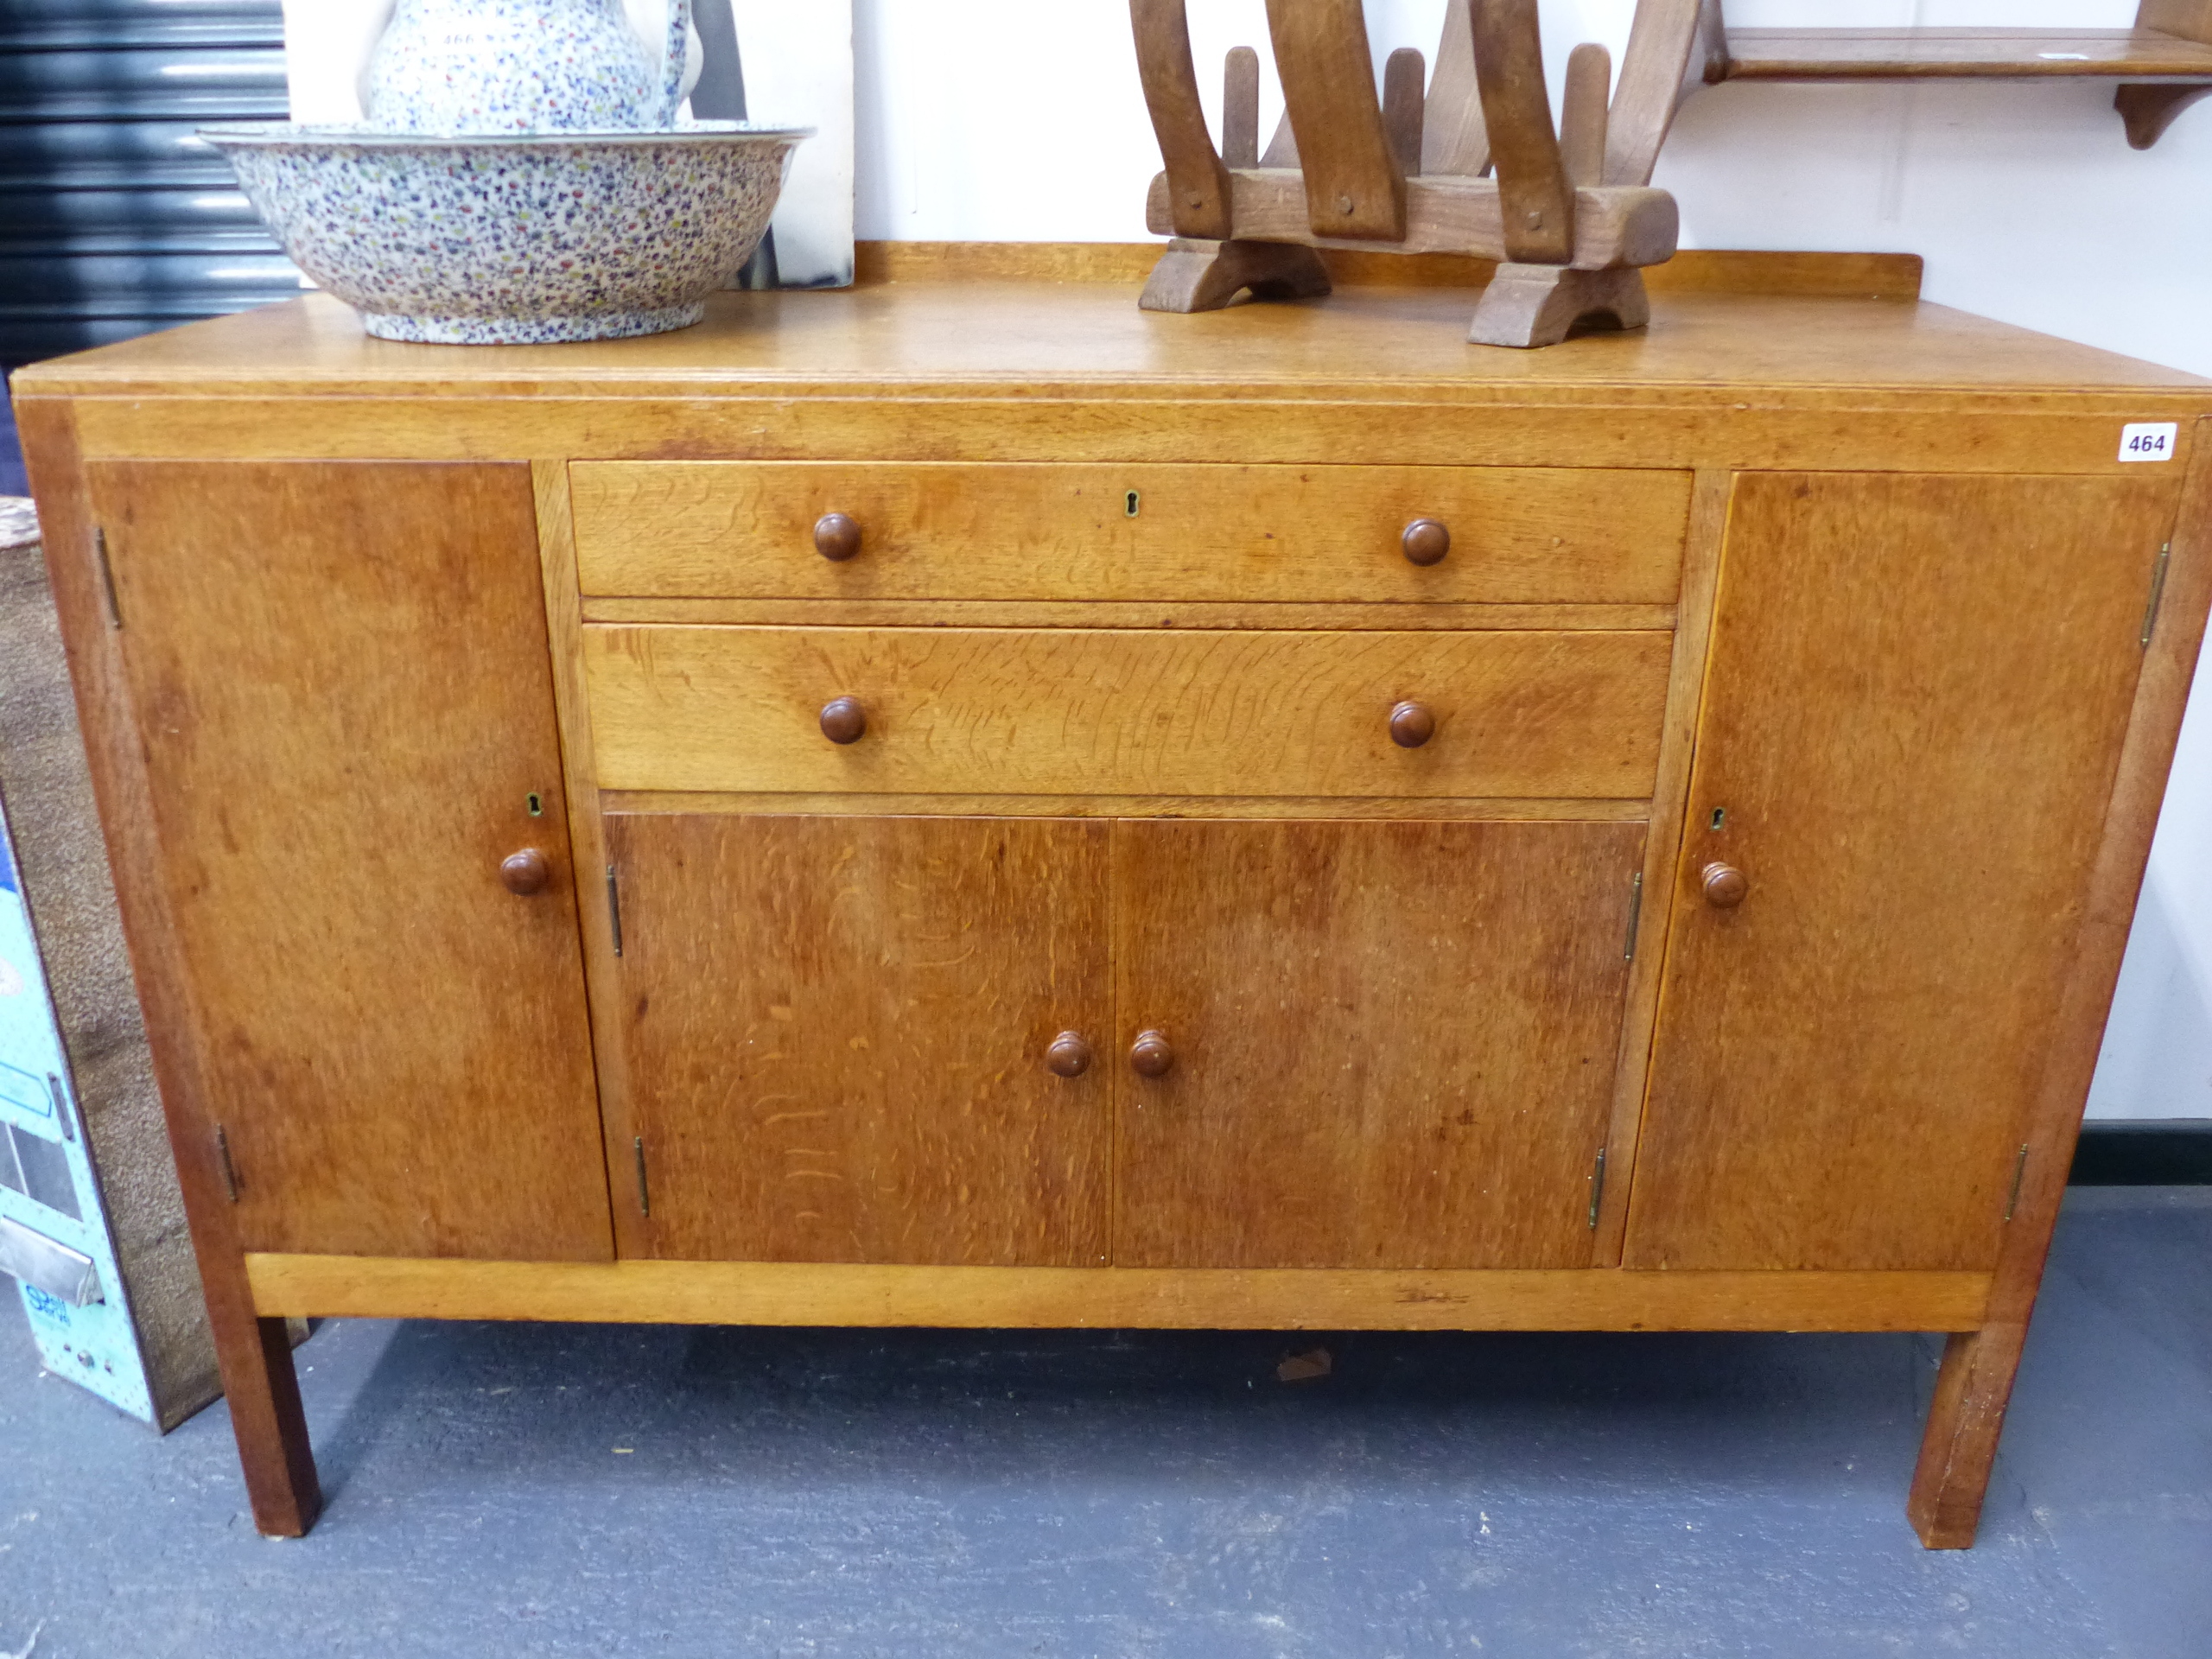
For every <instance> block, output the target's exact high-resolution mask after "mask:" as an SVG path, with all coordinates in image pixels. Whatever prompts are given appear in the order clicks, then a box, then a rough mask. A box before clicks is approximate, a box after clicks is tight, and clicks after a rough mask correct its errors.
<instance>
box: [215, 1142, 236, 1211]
mask: <svg viewBox="0 0 2212 1659" xmlns="http://www.w3.org/2000/svg"><path fill="white" fill-rule="evenodd" d="M215 1161H216V1162H217V1163H219V1164H220V1165H221V1166H222V1168H223V1192H224V1194H225V1196H226V1197H227V1198H229V1199H230V1201H231V1202H232V1204H236V1203H237V1202H238V1171H237V1170H236V1169H234V1168H233V1167H232V1165H231V1137H230V1136H229V1135H226V1134H225V1133H224V1132H223V1126H222V1125H221V1124H219V1123H218V1124H217V1125H216V1126H215Z"/></svg>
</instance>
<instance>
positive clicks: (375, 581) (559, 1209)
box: [91, 461, 612, 1260]
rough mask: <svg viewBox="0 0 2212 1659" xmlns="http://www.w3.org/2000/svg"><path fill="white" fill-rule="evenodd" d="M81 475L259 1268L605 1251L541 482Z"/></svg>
mask: <svg viewBox="0 0 2212 1659" xmlns="http://www.w3.org/2000/svg"><path fill="white" fill-rule="evenodd" d="M91 484H92V503H93V506H94V510H95V513H96V518H95V520H94V522H95V523H97V524H99V525H100V526H101V527H102V530H103V532H104V536H105V543H106V547H107V551H108V560H109V569H110V570H111V573H112V582H113V592H114V599H115V613H116V616H117V618H118V620H119V633H118V638H119V640H120V643H121V646H122V650H123V655H124V661H125V663H126V664H127V668H128V672H129V676H130V688H131V695H132V699H133V702H134V705H135V712H136V715H137V721H138V727H139V735H140V738H141V741H143V745H144V750H145V756H146V766H147V771H148V775H149V784H150V787H151V796H152V809H153V813H154V818H155V826H154V827H155V831H156V836H157V838H158V841H159V843H160V849H161V860H162V868H161V871H160V873H159V879H160V880H161V883H162V888H163V890H164V892H165V893H166V895H167V903H168V910H169V912H170V914H171V917H172V918H173V925H174V926H175V931H176V934H177V943H178V945H179V947H180V954H181V957H182V959H183V964H184V972H185V976H186V984H185V986H184V991H185V995H186V996H187V998H188V1001H189V1003H190V1006H191V1007H192V1011H193V1019H192V1024H193V1026H194V1031H193V1032H192V1033H190V1034H189V1036H187V1035H186V1034H185V1033H157V1040H163V1041H168V1042H172V1043H181V1042H185V1041H190V1042H192V1043H193V1044H194V1047H195V1049H196V1052H195V1053H194V1055H193V1056H192V1058H191V1064H192V1065H193V1066H194V1069H195V1070H196V1071H197V1073H198V1075H199V1077H200V1084H201V1090H202V1095H203V1098H204V1099H205V1101H206V1103H207V1110H208V1113H209V1115H210V1116H211V1117H212V1118H213V1122H208V1123H207V1124H204V1125H202V1126H200V1133H204V1134H206V1135H209V1136H211V1137H213V1136H215V1135H220V1136H221V1137H222V1145H223V1146H224V1147H226V1150H227V1155H228V1160H229V1164H230V1168H231V1172H232V1178H233V1181H234V1185H235V1189H236V1195H237V1197H236V1202H237V1220H238V1232H239V1235H240V1236H241V1239H242V1242H243V1243H244V1244H245V1248H246V1249H250V1250H276V1251H309V1252H322V1253H329V1254H335V1255H448V1256H479V1257H492V1258H515V1259H530V1258H537V1259H550V1260H590V1259H596V1258H605V1257H607V1255H610V1254H611V1253H612V1243H611V1240H610V1236H609V1229H608V1222H607V1179H606V1165H605V1160H604V1157H603V1155H602V1154H601V1149H600V1147H601V1141H600V1132H599V1112H598V1099H597V1095H596V1092H595V1090H594V1083H593V1076H592V1058H591V1048H590V1039H589V1036H588V1027H587V1025H586V1017H585V1007H584V991H583V976H582V956H581V947H580V944H579V942H578V937H577V927H576V912H575V887H574V878H573V874H572V872H571V870H570V868H569V846H568V836H567V832H566V829H565V825H566V823H567V817H566V813H565V810H564V807H563V798H562V784H561V776H562V774H561V755H560V745H559V738H558V735H557V732H556V725H555V716H554V705H553V691H552V680H551V671H550V664H549V659H548V656H547V651H546V642H545V619H544V601H543V587H542V583H541V579H540V577H539V575H538V562H537V532H536V519H535V515H534V512H533V507H532V501H531V486H530V474H529V469H528V468H527V467H521V466H483V465H467V466H461V465H439V464H419V465H417V464H385V463H373V464H371V463H349V462H306V461H285V462H274V463H253V464H248V463H219V464H209V463H205V462H197V461H195V462H192V463H189V464H187V463H182V462H165V461H153V462H130V463H105V464H100V465H96V466H94V467H92V469H91ZM531 850H534V851H535V852H536V854H537V859H536V861H531V860H529V859H527V858H525V859H524V860H523V861H521V863H520V865H519V866H518V868H515V869H513V870H506V871H504V872H503V865H504V864H505V861H508V860H509V859H510V858H511V857H512V856H513V855H518V854H524V853H525V852H528V851H531ZM511 881H512V883H513V884H514V885H515V886H518V887H522V888H524V889H526V891H523V892H515V891H511V890H510V887H509V883H510V882H511Z"/></svg>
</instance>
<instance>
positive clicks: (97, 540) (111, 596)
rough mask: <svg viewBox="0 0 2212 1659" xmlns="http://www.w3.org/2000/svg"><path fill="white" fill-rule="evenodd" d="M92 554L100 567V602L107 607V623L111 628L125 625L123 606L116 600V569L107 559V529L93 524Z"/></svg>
mask: <svg viewBox="0 0 2212 1659" xmlns="http://www.w3.org/2000/svg"><path fill="white" fill-rule="evenodd" d="M92 556H93V558H94V559H96V560H97V561H98V562H99V567H100V602H101V603H102V604H104V605H105V606H106V607H107V625H108V626H110V627H111V628H119V627H121V626H123V607H121V606H120V605H118V604H117V603H116V602H115V569H114V567H112V566H111V565H110V564H109V563H108V561H107V531H106V530H105V527H103V526H101V525H99V524H95V525H93V526H92Z"/></svg>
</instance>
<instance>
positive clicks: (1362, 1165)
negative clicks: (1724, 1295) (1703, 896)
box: [1114, 822, 1644, 1268]
mask: <svg viewBox="0 0 2212 1659" xmlns="http://www.w3.org/2000/svg"><path fill="white" fill-rule="evenodd" d="M1643 841H1644V826H1643V824H1641V823H1375V822H1366V823H1344V822H1338V823H1289V822H1285V823H1218V822H1217V823H1193V822H1148V823H1147V822H1124V823H1117V824H1116V826H1115V829H1114V899H1115V915H1114V924H1115V925H1114V934H1115V939H1114V947H1115V961H1116V969H1115V981H1116V987H1115V988H1116V1002H1117V1005H1118V1015H1117V1018H1118V1020H1119V1028H1118V1032H1117V1036H1116V1069H1117V1071H1119V1073H1120V1075H1121V1079H1122V1082H1121V1089H1122V1102H1121V1107H1120V1110H1119V1112H1118V1114H1117V1117H1118V1123H1119V1128H1118V1145H1117V1159H1116V1182H1115V1185H1116V1195H1117V1198H1116V1224H1115V1242H1114V1255H1115V1260H1116V1262H1117V1263H1118V1264H1120V1265H1123V1266H1134V1267H1171V1266H1172V1267H1213V1268H1228V1267H1236V1268H1576V1267H1586V1266H1588V1265H1589V1263H1590V1259H1591V1248H1592V1234H1591V1230H1590V1216H1591V1210H1592V1198H1593V1197H1594V1193H1593V1192H1592V1173H1593V1166H1594V1165H1595V1162H1596V1159H1597V1154H1598V1151H1599V1147H1602V1146H1603V1145H1604V1144H1605V1126H1606V1117H1607V1113H1608V1110H1609V1108H1610V1105H1611V1096H1612V1087H1613V1077H1614V1067H1615V1063H1616V1058H1617V1054H1618V1046H1619V1040H1620V1032H1621V1021H1622V1014H1623V997H1624V992H1625V988H1626V984H1627V968H1628V962H1627V954H1626V949H1625V947H1626V944H1627V934H1628V926H1629V919H1630V904H1631V895H1632V885H1631V884H1632V881H1633V879H1634V876H1635V873H1636V872H1637V869H1638V868H1640V866H1641V863H1642V860H1643ZM1147 1033H1150V1035H1149V1036H1147ZM1163 1058H1164V1059H1165V1062H1166V1065H1165V1069H1164V1070H1162V1069H1160V1068H1161V1063H1162V1060H1163ZM1140 1060H1141V1061H1142V1062H1143V1063H1144V1065H1145V1068H1146V1069H1147V1071H1154V1072H1157V1075H1150V1076H1148V1075H1145V1074H1144V1073H1143V1072H1142V1071H1140V1070H1139V1069H1138V1065H1137V1062H1138V1061H1140Z"/></svg>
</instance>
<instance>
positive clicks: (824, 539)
mask: <svg viewBox="0 0 2212 1659" xmlns="http://www.w3.org/2000/svg"><path fill="white" fill-rule="evenodd" d="M814 550H815V551H816V552H817V553H819V554H820V555H821V556H823V558H825V559H828V560H829V562H830V563H832V564H842V563H844V562H845V561H846V560H847V559H849V558H851V557H852V556H853V555H854V554H855V553H857V552H859V551H860V550H861V527H860V524H859V521H858V520H856V519H853V518H847V517H846V516H845V515H844V514H843V513H842V512H825V513H823V515H822V516H821V517H820V518H817V519H816V520H815V521H814Z"/></svg>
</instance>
